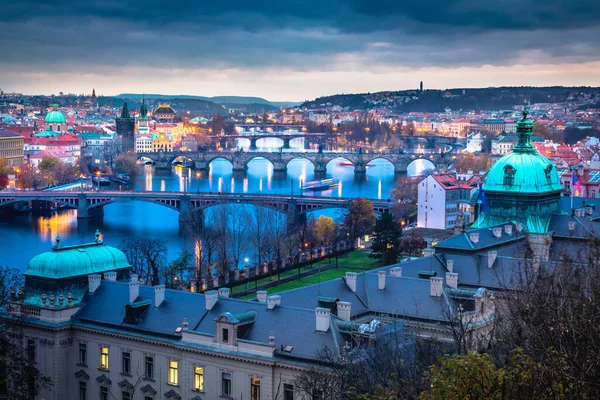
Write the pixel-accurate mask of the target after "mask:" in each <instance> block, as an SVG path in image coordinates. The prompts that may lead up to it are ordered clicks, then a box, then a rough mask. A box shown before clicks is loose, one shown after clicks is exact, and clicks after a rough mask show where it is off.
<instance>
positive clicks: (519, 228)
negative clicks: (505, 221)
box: [515, 222, 523, 232]
mask: <svg viewBox="0 0 600 400" xmlns="http://www.w3.org/2000/svg"><path fill="white" fill-rule="evenodd" d="M515 227H516V228H517V232H522V231H523V223H522V222H517V223H516V224H515Z"/></svg>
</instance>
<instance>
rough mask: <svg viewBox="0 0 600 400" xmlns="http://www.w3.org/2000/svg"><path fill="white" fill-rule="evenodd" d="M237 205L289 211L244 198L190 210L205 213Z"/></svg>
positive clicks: (283, 211) (282, 211) (267, 203)
mask: <svg viewBox="0 0 600 400" xmlns="http://www.w3.org/2000/svg"><path fill="white" fill-rule="evenodd" d="M236 205H250V206H255V207H263V208H267V209H270V210H273V211H277V212H280V213H282V214H285V213H286V211H287V210H282V209H281V208H280V207H277V206H276V205H275V204H271V203H269V202H265V201H260V200H252V199H244V198H240V199H237V200H236V201H231V202H230V201H226V202H214V203H211V204H204V205H201V206H198V207H194V208H191V209H190V212H198V211H202V212H205V211H207V210H209V209H211V208H213V209H214V208H215V207H218V206H226V207H230V206H236Z"/></svg>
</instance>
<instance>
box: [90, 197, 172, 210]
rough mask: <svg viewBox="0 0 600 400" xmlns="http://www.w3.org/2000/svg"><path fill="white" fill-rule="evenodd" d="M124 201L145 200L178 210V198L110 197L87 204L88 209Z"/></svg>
mask: <svg viewBox="0 0 600 400" xmlns="http://www.w3.org/2000/svg"><path fill="white" fill-rule="evenodd" d="M125 201H135V202H138V201H140V202H145V203H151V204H157V205H159V206H162V207H166V208H170V209H171V210H174V211H177V212H179V211H180V210H179V208H178V207H177V204H178V203H177V201H178V200H170V202H169V201H166V200H164V201H161V199H146V198H143V197H123V198H120V197H117V198H112V199H109V200H104V201H99V202H96V203H93V204H90V205H88V207H87V208H88V209H93V208H98V207H104V206H107V205H109V204H113V203H118V202H125Z"/></svg>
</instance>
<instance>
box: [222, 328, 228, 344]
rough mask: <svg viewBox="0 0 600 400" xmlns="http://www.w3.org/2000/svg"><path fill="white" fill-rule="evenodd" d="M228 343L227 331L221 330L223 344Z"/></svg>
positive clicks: (225, 329)
mask: <svg viewBox="0 0 600 400" xmlns="http://www.w3.org/2000/svg"><path fill="white" fill-rule="evenodd" d="M228 342H229V329H227V328H223V343H228Z"/></svg>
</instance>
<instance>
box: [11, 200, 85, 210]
mask: <svg viewBox="0 0 600 400" xmlns="http://www.w3.org/2000/svg"><path fill="white" fill-rule="evenodd" d="M72 200H74V201H72V202H69V201H66V200H60V199H56V200H47V199H36V198H29V199H28V198H22V197H19V198H16V199H10V200H7V201H3V202H1V203H0V207H4V206H8V205H10V204H18V203H27V202H30V201H43V202H45V203H56V204H60V205H61V206H66V207H68V208H72V209H75V210H76V209H77V202H76V200H75V199H72Z"/></svg>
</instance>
